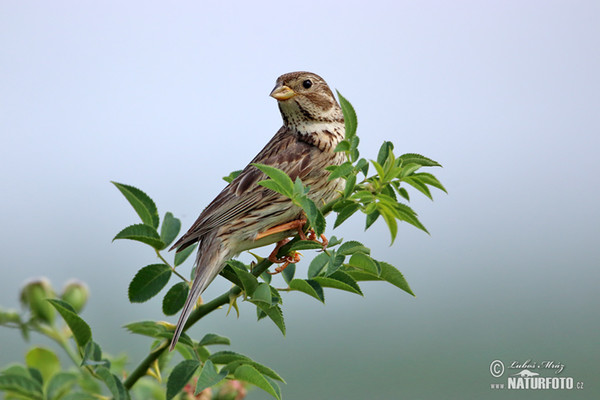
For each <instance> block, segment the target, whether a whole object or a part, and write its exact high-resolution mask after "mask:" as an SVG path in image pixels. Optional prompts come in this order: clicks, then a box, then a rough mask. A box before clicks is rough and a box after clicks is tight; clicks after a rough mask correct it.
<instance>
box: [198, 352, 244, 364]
mask: <svg viewBox="0 0 600 400" xmlns="http://www.w3.org/2000/svg"><path fill="white" fill-rule="evenodd" d="M208 359H209V360H211V361H212V362H213V363H215V364H229V363H230V362H233V361H237V360H247V361H252V359H251V358H250V357H248V356H245V355H243V354H240V353H236V352H235V351H230V350H223V351H217V352H216V353H213V354H211V355H210V357H208Z"/></svg>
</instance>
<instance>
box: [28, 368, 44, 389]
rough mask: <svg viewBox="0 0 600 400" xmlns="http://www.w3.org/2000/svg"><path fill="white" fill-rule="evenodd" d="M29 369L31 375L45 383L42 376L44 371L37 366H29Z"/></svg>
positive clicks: (39, 381)
mask: <svg viewBox="0 0 600 400" xmlns="http://www.w3.org/2000/svg"><path fill="white" fill-rule="evenodd" d="M27 370H28V371H29V376H31V377H32V378H33V379H34V380H36V381H38V383H39V384H40V385H43V384H44V378H43V377H42V373H41V372H40V370H39V369H37V368H32V367H29V368H27Z"/></svg>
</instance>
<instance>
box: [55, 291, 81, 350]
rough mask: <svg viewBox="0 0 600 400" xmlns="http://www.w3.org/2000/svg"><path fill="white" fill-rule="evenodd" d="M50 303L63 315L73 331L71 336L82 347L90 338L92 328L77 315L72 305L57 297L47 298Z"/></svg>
mask: <svg viewBox="0 0 600 400" xmlns="http://www.w3.org/2000/svg"><path fill="white" fill-rule="evenodd" d="M48 301H49V302H50V304H52V306H53V307H54V308H55V309H56V311H58V313H59V314H60V315H61V316H62V317H63V319H64V320H65V322H66V323H67V326H68V327H69V328H70V329H71V332H73V338H74V339H75V342H77V345H78V346H79V347H84V346H85V344H86V343H87V342H88V341H89V340H90V339H91V338H92V330H91V329H90V326H89V325H88V324H87V323H86V322H85V321H84V320H83V319H82V318H81V317H80V316H79V315H77V313H75V311H73V307H71V305H70V304H69V303H67V302H64V301H62V300H58V299H48Z"/></svg>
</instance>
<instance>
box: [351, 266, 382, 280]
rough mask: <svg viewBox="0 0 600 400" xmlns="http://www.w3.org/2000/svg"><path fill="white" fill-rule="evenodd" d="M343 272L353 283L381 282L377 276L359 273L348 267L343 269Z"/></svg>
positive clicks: (363, 272) (359, 271)
mask: <svg viewBox="0 0 600 400" xmlns="http://www.w3.org/2000/svg"><path fill="white" fill-rule="evenodd" d="M344 272H345V273H346V274H348V275H350V276H351V277H352V279H354V280H355V281H359V282H360V281H382V280H383V279H382V278H380V277H379V276H377V275H373V274H371V273H369V272H365V271H361V270H358V269H354V268H352V267H348V268H346V269H344Z"/></svg>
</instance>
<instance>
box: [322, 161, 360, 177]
mask: <svg viewBox="0 0 600 400" xmlns="http://www.w3.org/2000/svg"><path fill="white" fill-rule="evenodd" d="M352 171H354V165H352V163H351V162H350V161H346V162H345V163H343V164H342V165H338V166H336V167H335V169H334V170H333V171H332V172H331V173H330V174H329V177H328V178H327V180H328V181H332V180H334V179H337V178H341V177H346V176H348V175H350V174H351V173H352Z"/></svg>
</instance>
